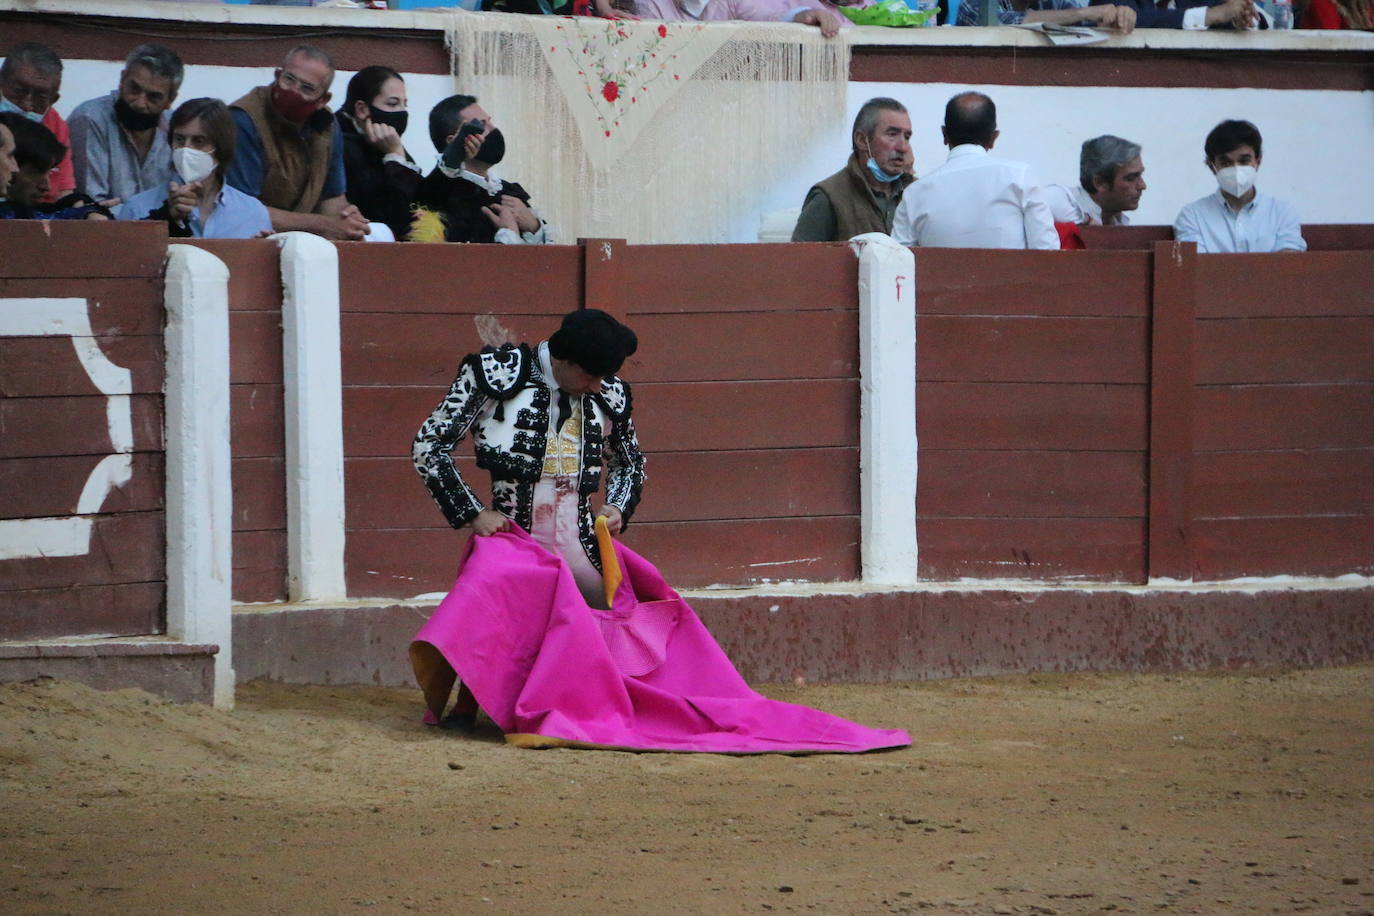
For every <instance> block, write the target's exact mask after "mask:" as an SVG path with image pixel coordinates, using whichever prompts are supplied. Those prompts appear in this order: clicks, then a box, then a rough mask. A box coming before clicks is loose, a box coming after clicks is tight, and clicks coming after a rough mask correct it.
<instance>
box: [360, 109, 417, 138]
mask: <svg viewBox="0 0 1374 916" xmlns="http://www.w3.org/2000/svg"><path fill="white" fill-rule="evenodd" d="M367 110H368V116H369V117H371V118H372V120H374V121H376V122H377V123H378V124H385V125H386V126H387V127H394V128H395V129H396V133H398V134H404V133H405V132H406V125H407V124H409V123H410V112H408V111H382V110H381V109H380V108H376V107H373V106H372V105H368V106H367Z"/></svg>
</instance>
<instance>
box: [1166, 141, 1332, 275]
mask: <svg viewBox="0 0 1374 916" xmlns="http://www.w3.org/2000/svg"><path fill="white" fill-rule="evenodd" d="M1261 144H1262V138H1261V137H1260V132H1259V129H1258V128H1257V127H1255V125H1253V124H1251V123H1250V122H1249V121H1222V122H1221V123H1220V124H1218V125H1217V126H1216V127H1214V128H1212V132H1211V133H1210V134H1208V135H1207V142H1206V144H1205V145H1204V147H1203V149H1204V151H1205V153H1206V156H1207V158H1206V160H1205V162H1206V163H1207V168H1209V169H1211V170H1212V174H1213V175H1215V176H1216V180H1217V185H1218V190H1217V191H1216V192H1215V193H1213V194H1208V195H1207V196H1206V197H1203V198H1200V199H1198V200H1195V201H1193V202H1192V203H1190V204H1188V205H1187V206H1185V207H1184V208H1183V209H1182V210H1180V211H1179V214H1178V218H1177V219H1175V220H1174V238H1175V239H1176V240H1177V241H1180V242H1196V243H1197V250H1198V251H1199V252H1200V253H1204V254H1218V253H1244V252H1256V251H1306V250H1307V242H1306V241H1304V240H1303V237H1302V225H1301V224H1300V223H1299V222H1298V211H1297V208H1296V207H1294V206H1293V205H1292V204H1290V203H1288V202H1287V201H1283V200H1279V199H1278V198H1277V197H1270V196H1269V195H1268V194H1261V193H1260V192H1259V191H1258V190H1257V189H1256V188H1255V177H1256V175H1257V174H1258V172H1259V166H1260V161H1261V155H1262V152H1263V149H1262V145H1261Z"/></svg>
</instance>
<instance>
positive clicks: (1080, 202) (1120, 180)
mask: <svg viewBox="0 0 1374 916" xmlns="http://www.w3.org/2000/svg"><path fill="white" fill-rule="evenodd" d="M1144 176H1145V166H1144V164H1143V163H1142V162H1141V161H1140V144H1139V143H1132V142H1131V141H1130V140H1123V139H1121V138H1120V137H1114V136H1112V135H1111V134H1103V135H1102V136H1101V137H1094V138H1093V139H1091V140H1085V141H1083V151H1082V153H1081V154H1080V155H1079V157H1078V185H1077V186H1075V187H1069V186H1067V185H1062V184H1053V185H1049V186H1048V187H1046V188H1045V198H1046V200H1048V201H1049V205H1050V210H1051V212H1053V214H1054V221H1055V222H1056V223H1074V224H1076V225H1080V226H1082V225H1090V226H1126V225H1129V224H1130V222H1131V221H1130V218H1129V217H1127V216H1126V211H1127V210H1134V209H1135V208H1136V207H1138V206H1140V195H1141V194H1142V193H1143V192H1144V191H1145V177H1144Z"/></svg>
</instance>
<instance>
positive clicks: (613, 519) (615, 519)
mask: <svg viewBox="0 0 1374 916" xmlns="http://www.w3.org/2000/svg"><path fill="white" fill-rule="evenodd" d="M596 514H597V515H604V516H606V530H607V531H609V532H610V533H611V534H619V533H620V529H621V528H624V527H625V519H624V518H623V517H622V516H621V514H620V510H619V509H617V508H616V507H615V506H602V507H601V511H600V512H598V513H596Z"/></svg>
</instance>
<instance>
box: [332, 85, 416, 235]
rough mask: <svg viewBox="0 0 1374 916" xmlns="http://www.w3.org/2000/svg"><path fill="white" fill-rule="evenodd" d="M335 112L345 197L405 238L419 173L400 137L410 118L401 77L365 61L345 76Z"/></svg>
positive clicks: (369, 217)
mask: <svg viewBox="0 0 1374 916" xmlns="http://www.w3.org/2000/svg"><path fill="white" fill-rule="evenodd" d="M336 117H337V118H338V119H339V127H340V129H342V131H343V138H344V150H343V152H344V176H345V178H346V179H347V181H348V190H347V194H348V200H349V202H350V203H352V204H353V205H354V206H356V207H357V208H358V209H359V210H361V211H362V214H363V216H365V217H367V219H368V220H369V221H371V222H374V223H385V224H386V225H388V226H390V227H391V231H392V233H393V234H394V235H395V236H396V238H398V239H403V238H405V237H406V233H407V232H408V231H409V230H410V219H411V216H410V205H411V203H412V202H413V201H414V200H415V192H416V189H417V188H419V186H420V177H421V176H420V169H419V167H418V166H417V165H416V164H415V160H413V159H411V158H410V154H409V153H407V152H406V149H405V146H404V145H403V144H402V142H401V136H402V135H403V134H404V133H405V130H406V124H407V122H408V120H409V112H407V111H406V84H405V80H403V79H401V74H399V73H397V72H396V71H395V70H393V69H391V68H390V67H381V66H371V67H364V68H363V69H361V70H359V71H358V72H357V73H356V74H354V76H353V78H352V79H351V80H349V81H348V96H347V98H345V99H344V103H343V104H342V105H340V106H339V110H338V113H337V115H336Z"/></svg>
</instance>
